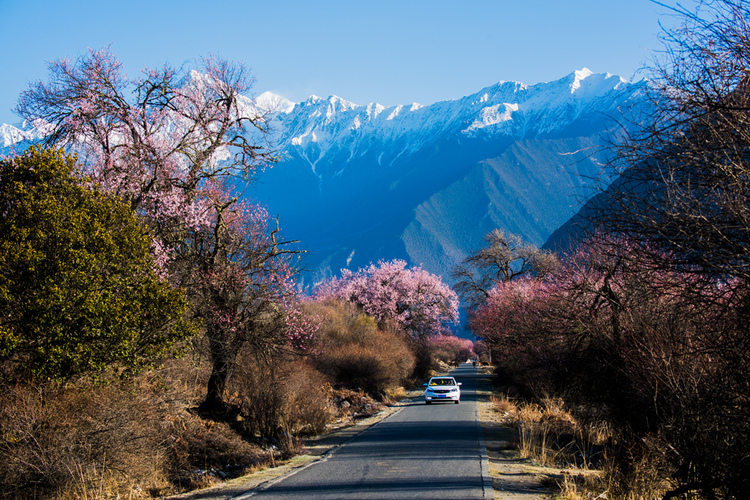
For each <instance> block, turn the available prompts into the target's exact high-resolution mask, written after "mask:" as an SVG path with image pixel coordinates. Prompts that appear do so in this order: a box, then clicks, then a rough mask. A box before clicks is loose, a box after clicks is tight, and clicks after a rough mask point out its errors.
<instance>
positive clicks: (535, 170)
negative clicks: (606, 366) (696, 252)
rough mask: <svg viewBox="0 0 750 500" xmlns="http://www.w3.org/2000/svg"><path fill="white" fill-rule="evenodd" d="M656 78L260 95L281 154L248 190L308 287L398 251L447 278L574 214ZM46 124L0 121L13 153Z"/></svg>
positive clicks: (587, 76) (537, 238)
mask: <svg viewBox="0 0 750 500" xmlns="http://www.w3.org/2000/svg"><path fill="white" fill-rule="evenodd" d="M645 85H646V83H645V82H638V83H629V82H626V81H624V80H622V79H621V78H619V77H617V76H613V75H609V74H593V73H591V72H590V71H588V70H585V69H584V70H581V71H576V72H574V73H571V74H570V75H568V76H566V77H564V78H562V79H560V80H557V81H553V82H548V83H540V84H536V85H530V86H528V85H524V84H521V83H516V82H503V83H498V84H497V85H493V86H491V87H487V88H485V89H482V90H480V91H479V92H477V93H475V94H472V95H470V96H466V97H463V98H460V99H455V100H452V101H444V102H438V103H435V104H432V105H429V106H422V105H419V104H411V105H406V106H394V107H384V106H381V105H379V104H368V105H362V106H360V105H356V104H353V103H350V102H347V101H345V100H344V99H341V98H339V97H335V96H331V97H328V98H327V99H322V98H319V97H314V96H313V97H311V98H309V99H308V100H307V101H305V102H301V103H292V102H290V101H288V100H286V99H284V98H283V97H281V96H277V95H274V94H270V93H266V94H262V95H261V96H259V97H258V98H257V99H256V101H255V102H250V101H249V100H248V102H247V105H248V106H249V107H256V106H257V107H260V108H262V109H264V110H266V111H267V112H268V113H269V115H268V116H269V119H270V120H271V123H272V126H273V141H274V143H275V144H276V145H277V147H278V149H279V151H280V152H281V154H282V160H281V161H280V162H279V163H278V165H276V166H275V167H274V168H272V169H270V170H268V171H266V172H265V173H263V174H262V175H261V177H260V179H259V181H258V183H256V184H255V185H254V186H253V188H252V189H251V190H250V191H249V192H246V193H244V194H243V195H244V196H249V197H251V198H253V199H255V200H257V201H259V202H261V203H263V204H264V205H266V206H267V207H268V209H269V212H270V213H271V214H272V215H277V214H278V216H279V220H280V223H281V228H282V231H283V233H284V235H285V237H286V238H288V239H295V240H299V241H300V243H299V247H300V248H301V249H305V250H307V253H306V254H304V265H305V267H306V269H307V271H308V273H307V274H306V282H307V283H308V284H312V283H314V282H316V281H319V280H321V279H323V278H325V277H327V276H330V275H332V274H337V273H338V272H339V270H340V269H342V268H350V269H355V270H356V269H357V268H359V267H363V266H365V265H367V264H368V263H370V262H375V261H378V260H380V259H394V258H402V259H405V260H407V261H408V262H409V263H411V264H421V265H422V266H423V267H424V268H425V269H426V270H428V271H430V272H432V273H435V274H439V275H442V276H443V277H444V278H446V279H448V277H449V274H450V270H451V269H452V268H453V266H455V265H456V264H457V263H458V262H460V261H461V260H462V259H463V258H464V257H466V255H468V253H469V252H471V251H473V250H475V249H477V248H478V247H480V246H481V244H482V237H483V236H484V235H485V234H486V233H487V232H489V231H490V230H492V229H495V228H502V229H504V230H506V231H508V232H511V233H515V234H518V235H520V236H522V237H523V238H524V239H525V240H527V241H529V242H532V243H535V244H537V245H542V244H543V243H544V242H545V241H546V240H547V239H548V238H549V237H550V235H551V234H552V233H553V231H555V230H556V229H557V228H558V227H560V226H561V225H562V224H563V223H565V222H566V221H568V219H570V218H571V216H573V215H574V214H575V213H576V212H577V211H578V209H579V207H580V205H581V202H582V201H583V200H584V199H586V198H587V197H588V195H590V194H591V192H592V190H591V187H592V186H593V183H594V181H593V179H595V178H596V177H597V176H599V175H600V170H601V162H602V161H603V160H604V158H605V156H604V155H605V154H606V153H605V152H604V149H603V146H604V145H605V144H606V141H607V137H608V136H609V135H610V134H613V133H616V132H617V130H618V126H619V125H618V123H627V119H626V116H627V115H628V114H629V113H630V112H637V110H638V109H639V108H641V107H642V106H646V105H647V101H646V99H644V91H645ZM36 125H37V127H34V126H33V125H31V124H24V125H23V126H19V127H13V126H10V125H2V126H0V138H1V139H2V140H3V150H4V151H6V152H7V151H9V150H12V149H14V148H15V149H16V150H20V149H23V147H25V146H26V145H27V144H28V143H30V142H32V141H34V140H36V139H37V138H38V137H39V136H40V135H42V133H43V127H40V124H36ZM40 130H41V131H40ZM605 182H606V179H605Z"/></svg>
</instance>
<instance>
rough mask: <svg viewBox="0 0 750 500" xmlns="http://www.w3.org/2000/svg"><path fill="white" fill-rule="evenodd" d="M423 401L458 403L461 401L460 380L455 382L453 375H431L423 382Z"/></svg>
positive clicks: (429, 402)
mask: <svg viewBox="0 0 750 500" xmlns="http://www.w3.org/2000/svg"><path fill="white" fill-rule="evenodd" d="M424 385H425V386H426V387H427V389H425V390H424V402H425V403H426V404H431V403H432V402H433V401H453V402H454V403H456V404H458V403H459V401H461V382H456V379H455V378H453V377H432V378H431V379H430V381H429V382H427V383H426V384H424Z"/></svg>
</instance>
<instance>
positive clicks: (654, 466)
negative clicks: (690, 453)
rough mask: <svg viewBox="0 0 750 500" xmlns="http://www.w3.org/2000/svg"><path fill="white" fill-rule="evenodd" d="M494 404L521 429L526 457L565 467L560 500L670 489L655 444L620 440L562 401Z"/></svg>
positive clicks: (635, 498) (613, 498)
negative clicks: (581, 417) (575, 413)
mask: <svg viewBox="0 0 750 500" xmlns="http://www.w3.org/2000/svg"><path fill="white" fill-rule="evenodd" d="M490 402H491V403H492V406H493V409H494V411H496V412H497V413H498V414H500V415H501V416H502V420H503V422H504V423H505V424H506V425H509V426H512V427H514V428H516V429H517V430H518V451H519V453H520V455H521V456H522V457H524V458H530V459H532V460H534V461H536V462H537V463H540V464H542V465H546V466H554V467H558V468H560V469H564V470H563V472H564V474H563V475H562V480H560V481H558V485H557V486H558V488H559V489H560V495H559V497H558V498H559V499H560V500H595V499H608V500H645V499H652V498H659V497H661V496H662V495H663V494H664V493H665V492H666V491H668V490H669V484H667V483H665V481H664V479H663V478H664V477H665V476H667V475H665V473H664V470H663V467H664V466H665V460H664V459H663V455H662V454H660V453H656V452H654V450H655V449H658V446H654V443H651V445H650V446H649V445H648V444H647V443H639V444H638V445H637V446H634V445H628V444H627V443H623V442H618V441H617V439H616V436H614V435H613V432H612V428H611V426H610V425H608V424H607V423H606V422H591V423H589V422H586V423H581V422H578V421H577V420H576V419H575V418H574V417H573V416H572V414H571V413H570V412H569V411H567V410H566V409H565V407H564V403H563V401H562V400H560V399H555V398H548V399H543V400H541V401H540V402H539V403H529V402H523V401H517V400H514V399H512V398H509V397H508V396H497V395H495V396H491V397H490Z"/></svg>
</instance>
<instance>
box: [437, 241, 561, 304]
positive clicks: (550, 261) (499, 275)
mask: <svg viewBox="0 0 750 500" xmlns="http://www.w3.org/2000/svg"><path fill="white" fill-rule="evenodd" d="M484 241H485V246H484V247H482V248H480V249H479V250H477V251H475V252H473V253H472V254H471V255H469V256H468V257H467V258H466V259H464V261H463V262H462V263H461V264H459V265H458V266H456V268H455V269H454V270H453V271H452V276H453V279H454V280H456V282H455V284H454V285H453V289H454V290H456V292H458V294H459V296H460V297H461V298H462V299H463V300H464V301H465V302H466V303H467V304H468V305H469V307H470V308H476V307H478V306H479V305H481V304H482V303H483V302H484V301H485V300H487V298H488V297H489V292H490V290H491V289H492V287H493V286H495V285H496V284H498V283H501V282H504V281H511V280H514V279H516V278H518V277H520V276H524V275H528V274H535V275H538V276H540V277H542V276H543V275H544V274H546V273H547V272H549V271H550V270H551V269H552V268H553V267H554V266H555V265H556V263H557V259H556V257H555V256H554V254H552V253H551V252H548V251H546V250H540V249H539V248H538V247H536V246H535V245H532V244H530V243H526V242H524V241H523V240H522V239H521V238H520V237H519V236H516V235H514V234H506V233H505V232H504V231H503V230H501V229H495V230H494V231H491V232H489V233H487V235H485V237H484Z"/></svg>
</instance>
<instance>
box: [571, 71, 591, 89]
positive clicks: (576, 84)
mask: <svg viewBox="0 0 750 500" xmlns="http://www.w3.org/2000/svg"><path fill="white" fill-rule="evenodd" d="M573 74H574V75H575V78H574V80H573V84H572V85H571V86H570V93H571V94H572V93H573V92H575V91H576V90H578V89H579V88H581V81H583V80H585V79H586V78H588V77H590V76H591V75H593V74H594V72H593V71H591V70H590V69H588V68H583V69H580V70H578V71H576V72H575V73H573Z"/></svg>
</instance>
